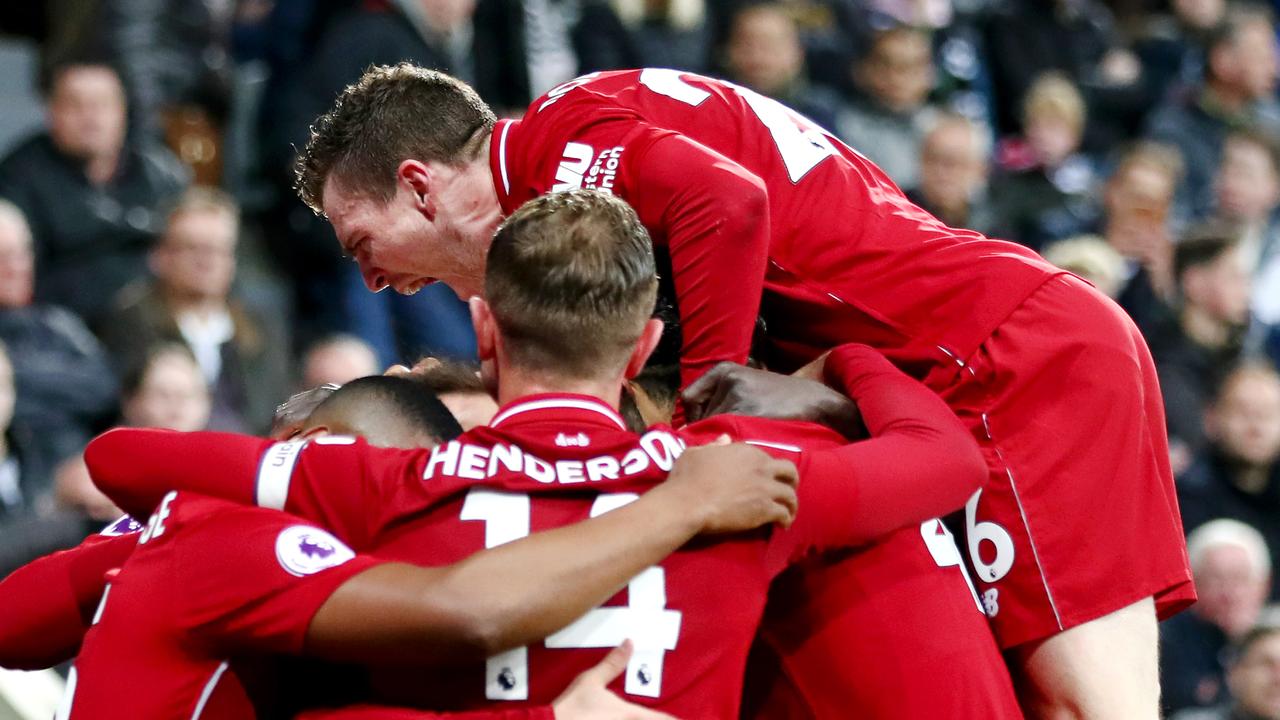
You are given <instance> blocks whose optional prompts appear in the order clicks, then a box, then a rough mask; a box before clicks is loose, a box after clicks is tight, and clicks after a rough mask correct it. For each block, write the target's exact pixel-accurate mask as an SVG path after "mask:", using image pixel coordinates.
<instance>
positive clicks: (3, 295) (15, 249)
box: [0, 210, 35, 309]
mask: <svg viewBox="0 0 1280 720" xmlns="http://www.w3.org/2000/svg"><path fill="white" fill-rule="evenodd" d="M34 283H35V256H34V254H33V253H32V251H31V231H30V230H28V229H27V223H26V221H25V220H23V219H22V218H21V217H18V216H15V215H14V214H13V213H11V212H7V211H4V210H0V309H4V308H21V307H26V306H27V305H30V304H31V296H32V292H33V289H34V287H35V285H34Z"/></svg>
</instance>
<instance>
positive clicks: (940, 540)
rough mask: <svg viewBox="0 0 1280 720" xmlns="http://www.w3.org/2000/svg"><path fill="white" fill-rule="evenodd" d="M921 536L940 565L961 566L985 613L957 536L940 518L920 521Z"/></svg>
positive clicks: (965, 578)
mask: <svg viewBox="0 0 1280 720" xmlns="http://www.w3.org/2000/svg"><path fill="white" fill-rule="evenodd" d="M920 537H922V538H924V546H925V547H927V548H929V554H930V555H932V556H933V561H934V562H935V563H937V564H938V567H940V568H946V567H958V568H960V574H961V575H963V576H964V584H965V585H968V586H969V592H970V593H971V594H972V595H973V603H974V604H975V605H977V606H978V612H980V613H984V614H985V612H986V611H985V610H984V609H983V607H982V601H981V600H979V599H978V590H977V588H975V587H974V586H973V580H972V579H971V578H970V577H969V571H967V570H965V569H964V559H963V558H961V557H960V548H958V547H956V538H955V536H954V535H952V534H951V531H950V530H948V529H947V526H946V525H943V524H942V521H941V520H939V519H938V518H934V519H932V520H925V521H924V522H922V523H920Z"/></svg>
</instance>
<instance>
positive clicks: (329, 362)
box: [301, 335, 386, 388]
mask: <svg viewBox="0 0 1280 720" xmlns="http://www.w3.org/2000/svg"><path fill="white" fill-rule="evenodd" d="M384 367H386V366H385V365H379V364H378V356H377V355H375V354H374V353H373V348H371V347H369V344H368V343H366V342H365V341H363V340H361V339H360V338H358V337H354V336H351V335H333V336H330V337H327V338H325V339H323V340H321V341H320V342H317V343H316V344H315V345H312V346H311V348H310V349H309V350H307V353H306V355H305V356H303V359H302V383H301V387H302V388H313V387H319V386H320V385H324V384H325V383H334V384H335V385H342V384H343V383H347V382H350V381H352V380H355V379H356V378H358V377H364V376H366V375H377V374H378V373H380V372H382V369H383V368H384Z"/></svg>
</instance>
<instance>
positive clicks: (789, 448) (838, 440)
mask: <svg viewBox="0 0 1280 720" xmlns="http://www.w3.org/2000/svg"><path fill="white" fill-rule="evenodd" d="M681 435H682V436H683V437H684V439H685V441H686V442H688V443H689V444H690V445H702V444H706V443H708V442H711V441H712V440H715V439H716V438H717V437H719V436H720V435H728V436H729V437H730V439H732V440H734V441H735V442H745V443H748V444H750V445H756V446H758V447H760V448H762V449H765V450H768V451H771V452H772V454H775V455H782V456H785V455H786V454H792V455H798V454H800V453H802V452H805V451H811V450H819V449H823V448H829V447H836V446H839V445H843V444H844V443H845V442H846V441H845V440H844V437H843V436H841V435H840V434H839V433H837V432H836V431H834V430H832V429H831V428H828V427H825V426H822V425H818V424H816V423H811V422H801V421H796V420H776V419H772V418H759V417H750V416H747V415H715V416H713V417H710V418H707V419H705V420H699V421H698V422H696V423H692V424H690V425H688V426H686V427H685V428H684V429H683V430H682V431H681Z"/></svg>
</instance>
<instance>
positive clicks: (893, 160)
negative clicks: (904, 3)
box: [835, 25, 937, 187]
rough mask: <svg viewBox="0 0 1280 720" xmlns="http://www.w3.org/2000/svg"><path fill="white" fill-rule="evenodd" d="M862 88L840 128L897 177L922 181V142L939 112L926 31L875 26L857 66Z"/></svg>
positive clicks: (904, 182) (906, 182) (910, 183)
mask: <svg viewBox="0 0 1280 720" xmlns="http://www.w3.org/2000/svg"><path fill="white" fill-rule="evenodd" d="M853 76H854V80H855V85H856V87H857V88H858V90H859V91H860V92H859V94H858V96H857V97H855V98H854V99H853V100H852V101H851V102H850V103H849V104H848V105H847V106H846V107H845V108H843V109H842V110H841V112H840V116H839V117H838V118H837V120H836V127H835V130H836V134H837V135H839V136H840V138H841V139H842V140H844V141H845V142H847V143H849V144H850V145H851V146H853V148H854V149H855V150H857V151H858V152H860V153H862V154H864V155H866V156H867V157H868V158H870V159H871V160H872V162H874V163H875V164H876V165H879V166H880V169H882V170H884V171H885V173H887V174H888V175H889V177H890V178H892V179H893V180H894V182H896V183H898V185H900V186H902V187H915V185H916V184H917V183H918V182H919V175H918V170H919V163H920V145H921V141H922V140H923V138H924V133H925V129H926V128H927V127H928V126H929V124H930V121H931V120H932V118H933V116H934V115H935V114H936V112H937V110H936V108H934V107H932V106H931V105H929V104H928V98H929V91H930V90H932V89H933V80H934V64H933V47H932V44H931V41H930V38H929V35H928V33H926V32H924V31H922V30H917V29H915V28H911V27H907V26H905V25H899V26H894V27H889V28H885V29H880V30H875V31H873V32H872V34H871V36H870V37H869V38H868V39H867V45H866V49H865V52H864V53H863V54H862V57H860V58H859V59H858V61H857V63H856V64H855V65H854V67H853Z"/></svg>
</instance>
